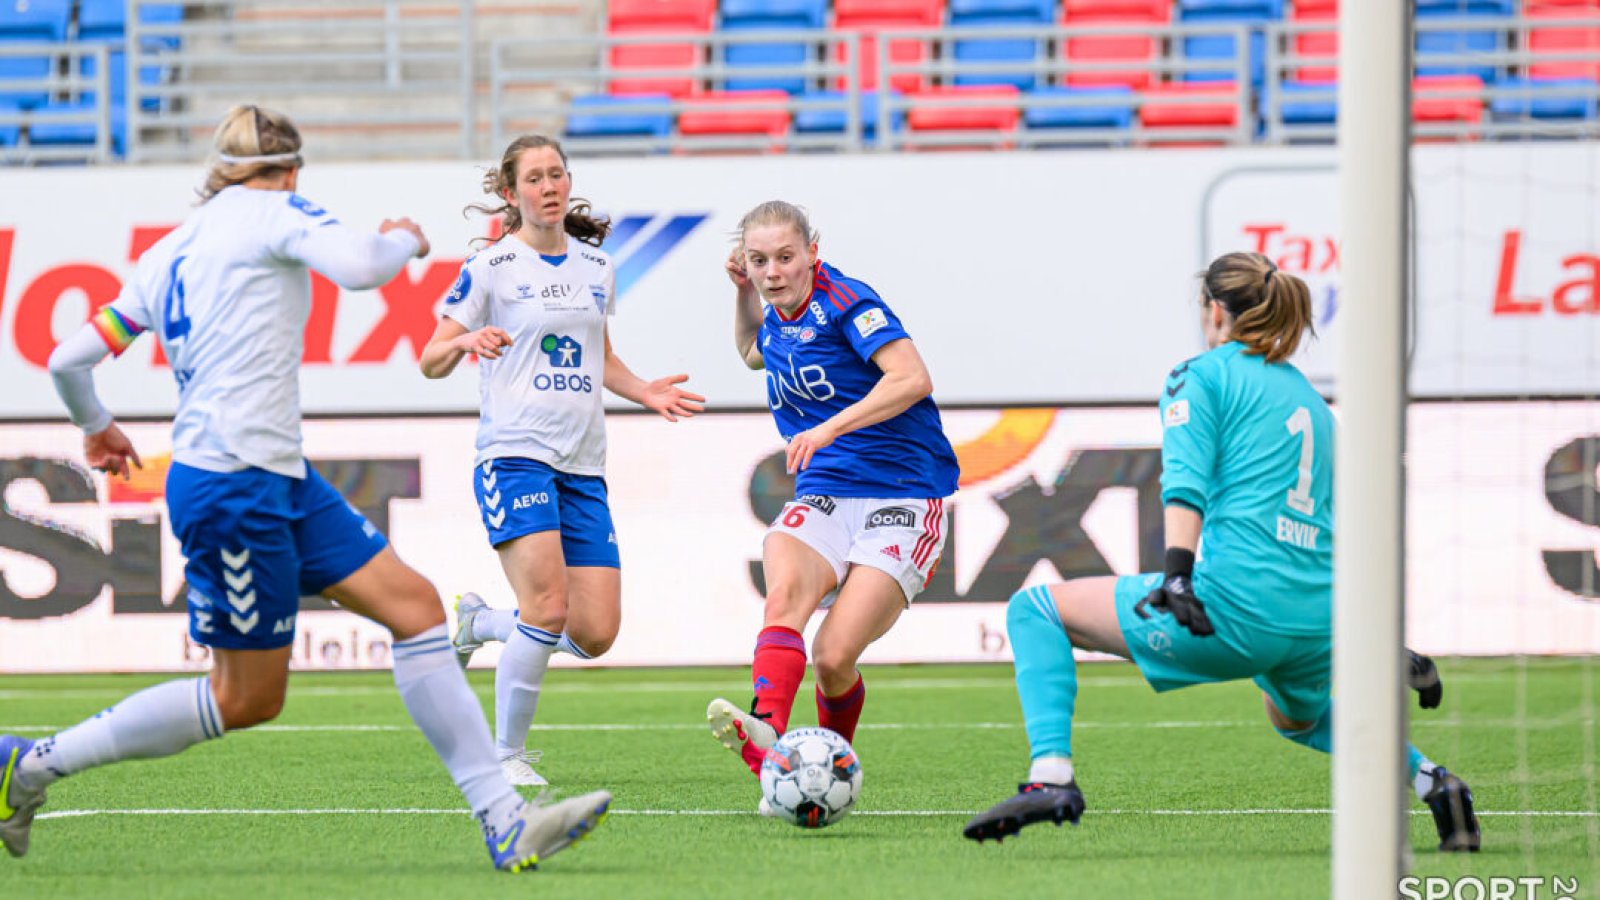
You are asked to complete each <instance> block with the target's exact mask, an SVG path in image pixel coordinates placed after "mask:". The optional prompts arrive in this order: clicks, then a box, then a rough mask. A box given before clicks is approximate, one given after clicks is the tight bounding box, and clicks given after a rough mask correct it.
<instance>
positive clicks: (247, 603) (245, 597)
mask: <svg viewBox="0 0 1600 900" xmlns="http://www.w3.org/2000/svg"><path fill="white" fill-rule="evenodd" d="M227 594H228V602H229V603H230V604H232V605H233V608H234V609H237V610H238V611H239V612H242V613H247V612H249V611H250V607H252V606H255V605H256V590H255V588H251V589H250V590H249V591H248V592H247V593H243V594H235V593H234V592H233V591H228V592H227Z"/></svg>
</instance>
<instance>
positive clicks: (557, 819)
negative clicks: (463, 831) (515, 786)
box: [483, 791, 611, 872]
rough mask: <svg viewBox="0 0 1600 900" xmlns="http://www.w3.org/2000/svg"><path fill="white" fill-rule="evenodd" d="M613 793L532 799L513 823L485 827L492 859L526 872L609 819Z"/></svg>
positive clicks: (502, 866)
mask: <svg viewBox="0 0 1600 900" xmlns="http://www.w3.org/2000/svg"><path fill="white" fill-rule="evenodd" d="M610 807H611V795H610V794H609V793H607V792H606V791H595V792H593V793H589V794H584V795H583V796H581V797H573V798H571V799H569V800H561V801H553V800H547V799H544V798H536V799H534V800H530V801H528V802H526V803H524V804H522V807H521V808H520V809H518V810H517V814H516V816H515V817H514V818H513V819H512V820H511V824H510V825H508V826H506V827H505V828H503V829H501V830H500V831H494V830H492V829H490V828H488V827H487V826H485V827H484V829H483V840H484V843H485V844H488V846H489V859H490V860H492V861H493V862H494V867H495V868H497V869H499V870H500V871H502V872H524V871H527V870H529V869H536V868H538V867H539V863H541V862H544V861H545V860H547V859H549V858H550V857H552V856H554V855H556V854H557V853H560V852H561V851H562V850H565V849H567V848H568V847H570V846H572V845H573V844H576V843H577V842H579V841H581V840H583V839H584V838H586V837H588V836H589V833H590V832H591V831H594V830H595V829H596V828H598V827H600V823H601V822H604V821H605V818H606V811H607V810H608V809H609V808H610Z"/></svg>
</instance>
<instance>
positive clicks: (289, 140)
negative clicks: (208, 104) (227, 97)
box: [200, 104, 304, 203]
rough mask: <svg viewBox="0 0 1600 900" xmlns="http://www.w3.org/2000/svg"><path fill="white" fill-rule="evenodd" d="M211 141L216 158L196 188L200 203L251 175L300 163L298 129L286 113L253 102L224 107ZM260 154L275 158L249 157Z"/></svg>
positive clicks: (292, 168) (241, 182)
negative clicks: (202, 185) (225, 111)
mask: <svg viewBox="0 0 1600 900" xmlns="http://www.w3.org/2000/svg"><path fill="white" fill-rule="evenodd" d="M211 142H212V146H213V148H214V149H215V150H216V153H217V160H216V161H215V162H213V163H212V164H211V169H210V171H208V172H206V183H205V186H204V187H202V188H200V202H201V203H204V202H206V201H207V200H210V199H211V198H212V197H215V196H216V195H217V194H218V193H220V192H221V191H222V189H223V188H228V187H232V186H233V185H236V184H243V183H245V182H246V181H249V180H251V179H252V178H260V177H262V176H272V175H276V174H279V173H283V172H289V171H292V170H294V169H297V168H299V167H300V166H301V165H302V164H303V163H304V160H302V159H301V158H300V132H299V130H298V129H296V128H295V127H294V123H293V122H291V121H289V117H288V116H286V115H284V114H283V113H280V112H274V111H273V110H270V109H262V108H261V107H259V106H255V105H254V104H244V105H241V106H235V107H234V108H232V109H230V110H228V112H227V114H226V115H224V116H223V117H222V124H220V125H218V126H217V132H216V135H215V136H214V137H212V139H211ZM262 156H270V157H277V158H276V159H268V160H260V159H254V158H253V157H262ZM230 160H231V161H230Z"/></svg>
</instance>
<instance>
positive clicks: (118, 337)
mask: <svg viewBox="0 0 1600 900" xmlns="http://www.w3.org/2000/svg"><path fill="white" fill-rule="evenodd" d="M89 324H91V325H93V326H94V330H95V331H98V332H100V338H101V339H102V340H104V341H105V342H106V346H107V347H110V348H111V355H113V356H121V355H122V351H124V350H126V349H128V345H129V344H132V343H133V342H134V340H135V339H137V338H138V337H139V335H141V334H144V328H143V327H141V326H140V325H139V324H137V323H136V322H133V321H132V320H130V319H129V318H128V317H127V316H124V315H123V314H122V313H119V312H117V311H116V310H114V309H112V308H111V307H109V306H107V307H105V308H104V309H102V310H100V311H99V312H97V313H95V314H94V315H93V316H92V317H91V318H90V319H89Z"/></svg>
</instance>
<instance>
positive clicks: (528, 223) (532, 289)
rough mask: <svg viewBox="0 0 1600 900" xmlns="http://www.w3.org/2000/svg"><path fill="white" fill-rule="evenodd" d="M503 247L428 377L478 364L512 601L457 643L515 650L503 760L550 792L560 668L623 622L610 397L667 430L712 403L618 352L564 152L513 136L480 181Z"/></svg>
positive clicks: (461, 302) (485, 470)
mask: <svg viewBox="0 0 1600 900" xmlns="http://www.w3.org/2000/svg"><path fill="white" fill-rule="evenodd" d="M483 187H484V192H485V193H487V194H489V195H490V196H492V197H494V198H495V199H496V200H497V201H498V205H495V206H475V207H471V208H473V209H477V210H479V211H482V212H488V213H498V214H501V215H503V216H504V217H505V219H504V231H505V235H504V237H502V238H500V240H498V241H496V242H495V243H494V244H493V245H492V246H490V247H489V248H488V249H486V250H484V251H483V252H481V253H478V254H475V255H473V256H472V257H471V258H470V259H468V260H467V261H466V262H465V263H463V264H462V266H461V275H460V276H459V277H458V278H457V279H456V283H455V286H454V287H452V288H451V290H450V293H449V294H448V295H446V297H445V300H444V311H443V314H442V315H441V316H440V317H439V324H438V326H437V327H436V328H435V329H434V333H433V336H432V337H431V338H430V339H429V340H428V345H427V347H426V348H425V349H424V350H423V351H422V359H421V361H420V362H421V367H422V373H423V374H424V375H425V376H427V377H429V378H443V377H445V376H446V375H449V374H450V372H451V371H452V370H454V369H455V367H456V365H457V364H458V363H460V362H461V360H462V359H465V358H466V356H467V354H469V353H470V354H473V355H475V356H476V357H477V358H478V359H479V361H480V365H479V366H478V375H479V393H480V397H481V403H480V410H479V418H478V440H477V456H476V458H475V459H474V460H473V471H472V472H471V473H470V475H469V477H471V479H472V485H473V490H474V491H475V492H476V495H477V498H478V510H479V512H480V514H481V515H482V517H483V527H484V529H485V531H487V532H488V538H489V543H490V545H491V546H493V547H494V548H495V552H496V553H497V554H498V555H499V557H500V566H501V568H502V569H504V571H505V574H506V579H507V580H508V581H510V582H511V588H512V591H513V592H514V593H515V595H516V598H517V607H516V609H495V608H491V607H490V606H489V605H488V604H487V603H485V602H484V601H483V600H482V598H480V597H478V595H476V594H465V595H463V596H462V597H461V599H460V601H459V602H458V603H457V604H456V631H455V634H454V636H453V637H452V641H453V643H454V644H455V647H456V654H457V658H458V659H459V661H460V663H461V664H462V665H463V666H465V665H466V664H467V662H468V661H470V659H471V657H472V654H473V653H474V652H476V651H477V649H478V648H479V647H481V646H483V644H484V643H485V642H487V641H504V642H505V652H503V653H502V654H501V655H500V663H499V665H498V666H497V667H496V669H495V689H494V696H495V732H496V736H495V737H496V740H495V744H496V746H495V750H496V752H497V753H498V754H499V756H500V765H501V768H502V769H503V770H504V772H505V774H506V777H507V778H509V779H510V780H511V783H512V784H516V785H535V786H537V785H543V784H545V783H546V782H545V779H544V776H542V775H540V774H539V773H538V772H536V771H534V769H533V764H534V763H536V762H538V760H539V755H540V754H539V751H537V750H533V751H530V750H528V749H527V740H528V727H529V726H530V725H531V724H532V723H533V718H534V713H535V712H536V710H537V709H538V705H539V694H540V692H541V690H542V687H543V684H544V677H545V673H546V671H547V670H548V668H549V665H550V658H551V656H552V655H554V654H555V653H556V651H557V650H561V651H564V652H566V653H570V654H572V655H574V656H577V657H579V658H581V659H592V658H594V657H596V656H599V655H601V654H602V653H605V652H606V650H607V649H609V648H610V647H611V643H612V641H614V640H616V637H617V630H618V628H620V627H621V623H622V569H621V567H622V561H621V556H620V554H619V553H618V548H617V535H616V531H615V529H614V528H613V526H612V522H611V508H610V505H609V502H608V498H607V494H606V479H605V474H606V420H605V407H604V406H603V404H602V402H601V390H602V388H603V389H605V390H609V391H611V392H612V393H614V394H616V395H617V396H619V397H623V398H625V399H628V400H632V401H633V402H635V403H638V404H639V405H641V406H643V407H644V408H646V409H648V410H651V411H652V412H655V413H657V414H659V415H661V416H663V417H664V418H666V419H667V420H668V421H671V422H676V421H677V420H678V419H680V418H688V417H690V416H693V415H694V414H695V413H696V412H699V411H700V408H701V405H700V404H701V401H703V400H704V399H705V398H704V397H701V396H700V395H698V394H692V393H689V392H688V391H685V390H683V389H682V388H680V387H678V385H679V384H680V383H682V382H683V381H685V380H687V379H688V377H689V376H687V375H672V376H668V377H666V378H658V379H656V380H654V381H645V380H644V379H642V378H640V377H639V376H637V375H635V374H633V372H632V371H631V370H630V369H629V368H628V367H627V365H626V364H624V363H623V361H622V358H621V357H619V356H617V354H616V353H615V352H614V351H613V350H612V348H611V336H610V330H609V325H608V322H609V320H610V317H611V314H612V313H614V312H615V311H616V266H615V264H613V262H612V260H611V257H610V256H609V255H608V254H607V253H606V252H605V251H604V250H601V249H600V244H601V243H602V242H603V241H605V238H606V234H607V233H608V232H609V231H610V229H611V223H610V222H608V221H607V220H605V219H597V218H595V217H593V216H591V215H589V213H588V209H589V205H588V204H587V203H585V202H583V201H581V200H580V201H577V202H573V200H572V177H571V173H570V172H568V170H567V156H566V153H565V151H563V150H562V149H561V145H560V144H559V143H557V142H556V141H554V140H551V139H550V138H547V137H545V136H543V135H537V134H530V135H523V136H521V137H519V138H517V139H516V140H513V141H512V142H511V144H510V145H509V146H507V147H506V150H505V152H504V153H503V154H501V157H500V165H499V166H498V167H497V168H495V169H494V170H492V171H491V172H489V173H488V175H487V176H486V177H485V179H484V185H483Z"/></svg>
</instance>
